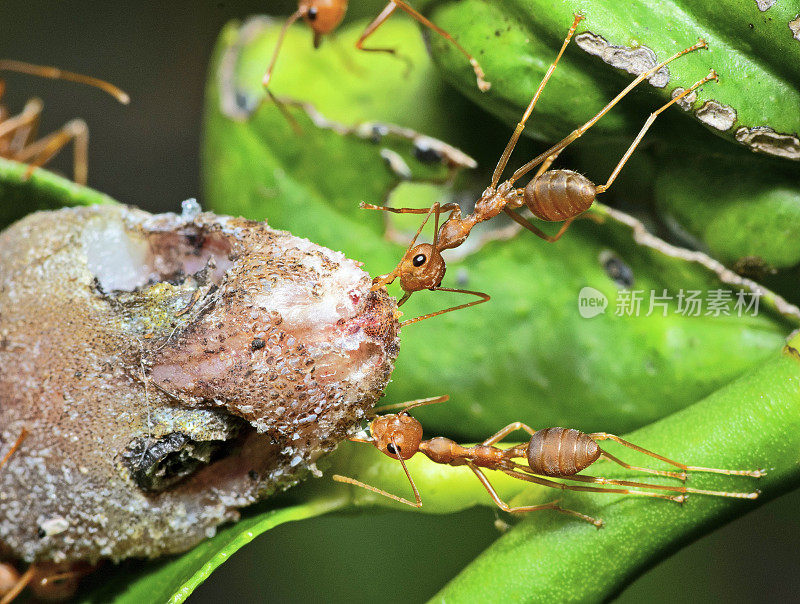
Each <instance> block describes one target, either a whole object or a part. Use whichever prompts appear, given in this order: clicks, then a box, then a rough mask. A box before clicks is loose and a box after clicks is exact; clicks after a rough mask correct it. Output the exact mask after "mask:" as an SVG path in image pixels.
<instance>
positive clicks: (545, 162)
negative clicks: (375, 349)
mask: <svg viewBox="0 0 800 604" xmlns="http://www.w3.org/2000/svg"><path fill="white" fill-rule="evenodd" d="M582 18H583V17H582V16H581V15H575V20H574V22H573V23H572V26H571V27H570V29H569V32H568V33H567V37H566V38H565V40H564V43H563V44H562V45H561V50H559V52H558V55H557V56H556V58H555V60H554V61H553V63H552V64H551V65H550V68H549V69H548V70H547V73H546V74H545V76H544V78H543V79H542V82H541V83H540V84H539V87H538V88H537V90H536V92H535V94H534V95H533V98H532V99H531V102H530V103H529V104H528V107H527V108H526V109H525V112H524V113H523V115H522V118H521V119H520V121H519V123H518V124H517V127H516V129H515V130H514V133H513V134H512V135H511V139H510V140H509V141H508V144H507V145H506V148H505V150H504V151H503V154H502V155H501V156H500V160H499V161H498V163H497V167H496V168H495V170H494V173H493V175H492V181H491V183H490V185H489V186H488V187H487V188H486V190H484V192H483V194H482V195H481V197H480V199H479V200H478V201H477V203H476V204H475V210H474V211H473V213H472V214H468V215H466V216H462V214H461V207H460V206H459V205H458V204H457V203H447V204H444V205H440V204H438V203H436V204H434V205H433V206H432V207H431V208H390V207H384V206H376V205H372V204H365V203H362V204H361V207H362V208H364V209H368V210H384V211H386V212H394V213H397V214H425V215H426V216H425V219H424V220H423V222H422V225H420V227H419V229H418V230H417V233H416V234H415V235H414V238H413V239H412V240H411V244H410V245H409V246H408V249H407V250H406V252H405V254H404V255H403V257H402V259H401V260H400V262H399V263H398V265H397V266H396V267H395V269H394V270H393V271H392V272H390V273H387V274H385V275H381V276H379V277H376V278H375V280H374V282H373V289H379V288H381V287H383V286H385V285H388V284H390V283H392V282H393V281H394V280H395V279H397V278H399V279H400V286H401V287H402V288H403V292H404V295H403V297H402V299H401V300H400V302H399V303H398V305H401V304H403V303H405V301H406V300H408V298H409V297H410V296H411V294H413V293H414V292H417V291H421V290H423V289H428V290H432V291H437V290H444V291H454V292H458V293H466V294H472V295H476V296H480V297H481V298H482V299H481V300H475V301H473V302H470V303H468V304H461V305H459V306H453V307H451V308H447V309H444V310H440V311H438V312H435V313H430V314H427V315H423V316H421V317H417V318H416V319H412V320H409V321H405V322H404V324H407V323H413V322H415V321H422V320H423V319H428V318H431V317H435V316H436V315H440V314H442V313H445V312H451V311H454V310H459V309H461V308H466V307H469V306H474V305H475V304H480V303H482V302H486V301H487V300H489V296H488V295H487V294H484V293H480V292H473V291H467V290H458V289H448V288H443V287H440V284H441V282H442V278H443V277H444V274H445V271H446V265H445V261H444V258H442V252H443V251H444V250H449V249H452V248H456V247H458V246H460V245H461V244H462V243H464V241H466V239H467V237H468V236H469V234H470V231H471V230H472V228H473V227H474V226H475V225H476V224H478V223H481V222H484V221H486V220H490V219H491V218H494V217H495V216H497V215H498V214H500V213H501V212H504V213H506V214H507V215H508V216H510V217H511V218H512V219H513V220H514V221H515V222H517V223H518V224H520V225H521V226H523V227H525V228H526V229H528V230H529V231H531V232H532V233H534V234H535V235H537V236H538V237H541V238H542V239H544V240H545V241H548V242H554V241H557V240H558V239H559V238H560V237H561V236H562V235H563V234H564V232H565V231H566V230H567V228H568V227H569V225H570V224H572V221H573V220H575V218H576V217H577V216H578V215H580V214H582V213H583V212H585V211H586V210H588V209H589V207H590V206H591V205H592V203H594V200H595V197H596V196H597V194H598V193H603V192H604V191H607V190H608V189H609V187H611V184H612V183H613V182H614V180H615V179H616V177H617V175H618V174H619V172H620V170H621V169H622V167H623V166H624V165H625V163H626V162H627V161H628V159H629V158H630V156H631V154H632V153H633V152H634V150H635V149H636V147H637V146H638V145H639V143H640V142H641V141H642V138H643V137H644V135H645V133H646V132H647V131H648V129H649V128H650V126H652V125H653V122H654V121H655V119H656V117H658V116H659V115H660V114H661V113H662V112H663V111H664V110H666V109H667V108H668V107H669V106H670V105H672V104H673V103H676V102H678V101H679V100H681V99H683V98H684V97H686V96H687V95H688V94H691V93H692V92H693V91H694V90H696V89H697V88H699V87H700V86H702V85H703V84H705V83H706V82H709V81H711V80H718V79H719V78H718V76H717V74H716V72H714V71H713V70H712V71H711V72H710V73H709V75H707V76H706V77H705V78H703V79H702V80H700V81H698V82H696V83H695V84H693V85H692V86H690V87H689V88H687V89H686V90H683V91H682V92H681V93H680V94H677V95H675V96H674V97H673V98H672V99H671V100H670V101H669V102H668V103H665V104H664V105H662V106H661V107H659V108H658V109H656V110H655V111H654V112H653V113H651V114H650V117H649V118H648V119H647V121H646V122H645V124H644V126H643V127H642V129H641V130H640V131H639V134H638V135H637V136H636V138H635V139H634V141H633V142H632V143H631V145H630V146H629V147H628V150H627V151H626V152H625V154H624V155H623V156H622V159H620V161H619V163H618V164H617V166H616V168H614V171H613V172H612V173H611V176H609V178H608V180H607V181H606V183H605V184H602V185H595V184H594V183H592V182H591V181H590V180H589V179H588V178H586V177H585V176H583V175H581V174H578V173H577V172H573V171H572V170H565V169H555V170H551V169H550V166H551V165H552V164H553V162H554V161H555V160H556V158H557V157H558V155H559V154H560V153H561V152H562V151H563V150H564V149H565V148H566V147H567V146H568V145H569V144H570V143H572V142H573V141H575V140H576V139H578V138H579V137H581V136H582V135H583V134H584V133H585V132H586V131H587V130H588V129H589V128H591V127H592V126H593V125H594V124H595V123H596V122H597V121H598V120H599V119H600V118H601V117H603V116H604V115H605V114H606V113H608V111H609V110H610V109H611V108H612V107H614V106H615V105H616V104H617V103H618V102H619V101H620V100H621V99H622V98H623V97H624V96H625V95H627V94H628V93H629V92H630V91H631V90H633V89H634V88H635V87H636V86H637V85H638V84H640V83H641V82H643V81H644V80H645V79H647V78H649V77H650V76H652V75H653V74H654V73H656V72H658V71H659V70H660V69H662V68H663V67H664V66H665V65H667V64H668V63H670V62H671V61H674V60H675V59H677V58H678V57H681V56H683V55H685V54H687V53H690V52H694V51H696V50H699V49H701V48H707V47H708V46H707V44H706V43H705V41H704V40H700V41H698V42H697V44H694V45H693V46H690V47H688V48H686V49H684V50H681V51H680V52H677V53H675V54H674V55H672V56H671V57H669V58H668V59H666V60H665V61H662V62H661V63H659V64H658V65H655V66H653V67H652V68H650V69H648V70H647V71H645V72H643V73H641V74H640V75H639V76H637V77H636V79H634V80H633V81H632V82H631V83H630V84H628V86H626V87H625V88H624V89H623V90H622V92H620V93H619V94H618V95H617V96H616V97H614V98H613V99H612V100H611V101H610V102H609V103H608V104H607V105H606V106H605V107H603V109H602V110H601V111H600V112H599V113H598V114H597V115H595V116H594V117H593V118H592V119H590V120H589V121H588V122H586V123H585V124H583V125H582V126H580V127H579V128H577V129H576V130H573V131H572V132H571V133H570V134H569V135H568V136H566V137H565V138H564V139H562V140H561V141H560V142H558V143H556V144H555V145H553V146H552V147H550V148H549V149H548V150H547V151H545V152H544V153H541V154H540V155H538V156H537V157H535V158H534V159H532V160H531V161H529V162H528V163H526V164H525V165H523V166H522V167H521V168H519V169H518V170H517V171H516V172H514V173H513V174H512V175H511V178H509V179H508V180H506V181H505V182H503V183H500V177H501V176H502V174H503V171H504V170H505V168H506V164H507V163H508V160H509V158H510V156H511V153H512V151H513V150H514V147H515V146H516V144H517V142H518V141H519V138H520V136H521V135H522V131H523V130H524V129H525V124H526V122H527V121H528V118H529V117H530V115H531V113H532V112H533V108H534V107H535V106H536V102H537V101H538V100H539V96H540V95H541V93H542V90H543V89H544V86H545V84H547V81H548V80H549V79H550V76H551V75H552V73H553V71H554V70H555V68H556V65H557V64H558V61H559V59H560V58H561V55H562V54H564V51H565V50H566V48H567V45H568V44H569V41H570V39H571V38H572V36H573V34H574V33H575V29H576V28H577V26H578V23H579V22H580V21H581V19H582ZM537 166H539V169H538V170H537V171H536V173H535V174H534V176H533V178H532V179H531V181H530V182H529V183H528V184H527V185H526V186H525V187H524V188H522V189H519V188H516V187H515V186H514V185H515V183H516V182H517V181H518V180H519V179H520V178H522V177H523V176H525V175H526V174H527V173H528V172H530V171H531V170H533V169H534V168H536V167H537ZM498 183H500V184H498ZM523 206H526V207H527V208H528V209H529V210H530V211H531V212H532V213H533V214H534V215H535V216H536V217H538V218H541V219H542V220H546V221H562V220H563V221H565V222H564V224H563V225H562V227H561V229H560V230H559V231H558V232H557V233H556V234H555V235H553V236H550V235H547V234H545V233H544V232H542V231H541V230H540V229H539V228H537V227H536V226H535V225H533V224H532V223H531V222H530V221H528V220H527V219H526V218H524V217H522V216H521V215H519V214H518V213H517V212H515V211H514V210H516V209H519V208H522V207H523ZM442 213H445V214H446V213H449V214H450V215H449V217H448V218H447V220H445V221H444V223H442V226H441V228H439V215H440V214H442ZM431 215H433V216H434V239H433V243H432V244H429V243H421V244H419V245H415V244H416V241H417V238H418V237H419V235H420V233H421V232H422V229H423V227H424V226H425V224H426V223H427V221H428V219H429V218H430V217H431Z"/></svg>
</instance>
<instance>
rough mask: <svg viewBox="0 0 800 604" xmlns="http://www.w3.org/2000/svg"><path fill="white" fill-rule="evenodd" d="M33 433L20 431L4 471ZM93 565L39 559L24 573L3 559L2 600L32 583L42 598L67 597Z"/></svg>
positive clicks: (5, 603) (7, 601)
mask: <svg viewBox="0 0 800 604" xmlns="http://www.w3.org/2000/svg"><path fill="white" fill-rule="evenodd" d="M29 435H30V433H29V432H28V430H27V429H25V428H23V429H22V430H21V431H20V434H19V436H18V437H17V440H16V441H15V442H14V444H13V445H11V448H10V449H9V450H8V451H7V452H6V454H5V455H4V456H3V458H2V459H0V471H2V470H3V467H4V466H5V465H6V464H7V463H8V460H9V459H11V456H12V455H14V453H15V452H16V451H18V450H19V448H20V447H21V446H22V443H23V441H24V440H25V439H26V438H27V437H28V436H29ZM93 568H94V567H92V566H90V565H89V564H86V563H84V562H78V563H71V562H62V563H56V562H36V563H34V564H31V565H30V566H28V569H27V570H26V571H25V572H24V573H22V574H21V575H20V574H19V573H18V572H17V569H16V568H14V566H13V565H11V564H9V563H6V562H0V604H10V602H12V601H13V600H14V599H15V598H16V597H17V596H18V595H19V594H20V593H21V592H22V590H23V589H25V587H27V586H30V588H31V590H32V591H33V593H34V595H35V596H36V597H37V598H38V599H40V600H43V601H46V602H56V601H61V600H66V599H68V598H70V597H72V595H73V594H74V593H75V591H76V590H77V588H78V581H79V580H80V578H81V577H83V576H84V575H86V574H88V573H89V572H91V571H92V570H93Z"/></svg>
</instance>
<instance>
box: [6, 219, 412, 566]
mask: <svg viewBox="0 0 800 604" xmlns="http://www.w3.org/2000/svg"><path fill="white" fill-rule="evenodd" d="M186 207H187V209H188V210H192V206H191V205H188V206H186ZM0 288H1V289H0V367H1V368H2V370H0V401H2V404H1V405H0V437H1V438H2V444H1V445H0V446H2V448H3V449H5V448H7V447H8V446H9V445H10V444H11V443H13V442H14V440H15V439H16V438H17V436H18V435H19V433H20V431H21V430H22V429H23V428H25V429H27V430H29V431H30V436H29V437H28V438H27V439H26V441H25V442H24V444H23V446H22V447H21V448H20V450H19V451H17V453H16V454H15V455H14V458H13V459H12V460H11V461H10V462H9V464H8V465H7V466H6V467H5V468H4V471H3V472H2V473H0V540H1V542H0V546H5V547H6V548H8V549H9V550H10V551H11V552H12V553H13V554H14V555H15V556H16V557H19V558H23V559H25V560H27V561H34V560H37V561H38V560H54V561H56V562H59V561H64V560H66V561H75V560H88V561H92V562H93V561H96V560H97V559H99V558H112V559H121V558H125V557H128V556H157V555H161V554H165V553H171V552H178V551H181V550H184V549H187V548H189V547H191V546H192V545H194V544H195V543H197V542H198V541H200V540H201V539H203V538H204V537H206V536H208V535H209V534H212V533H213V532H214V527H216V526H217V525H218V524H220V523H221V522H224V521H226V520H232V519H235V518H236V517H237V514H238V512H237V508H239V507H241V506H244V505H247V504H249V503H252V502H254V501H256V500H257V499H259V498H261V497H263V496H265V495H267V494H269V493H271V492H273V491H275V490H276V489H281V488H285V487H286V486H289V485H291V484H293V483H294V482H296V481H297V480H298V479H299V477H300V473H301V471H302V470H305V469H307V468H309V467H312V468H313V465H312V464H313V463H314V461H315V460H316V459H317V458H318V457H319V456H320V455H322V454H323V453H325V452H327V451H329V450H331V449H332V448H333V447H335V445H336V444H337V443H338V442H339V441H341V440H342V439H344V438H345V437H346V436H347V435H348V434H349V433H350V432H351V431H352V429H353V427H354V424H356V423H357V422H358V420H359V419H360V418H361V417H363V415H364V413H365V411H366V410H367V409H369V408H370V407H371V406H372V405H373V403H374V402H375V400H376V399H377V398H378V397H379V396H380V395H381V393H382V391H383V388H384V386H385V385H386V383H387V381H388V379H389V375H390V373H391V370H392V367H393V361H394V358H395V356H396V353H397V347H398V340H397V330H398V322H397V318H396V315H397V313H396V307H395V302H394V300H393V299H391V298H389V297H388V296H387V295H386V294H385V293H382V292H370V278H369V275H368V274H367V273H365V272H364V271H363V270H361V269H360V268H359V265H358V263H356V262H354V261H351V260H348V259H347V258H345V257H344V256H343V255H342V254H340V253H338V252H333V251H331V250H328V249H326V248H323V247H320V246H317V245H315V244H313V243H311V242H309V241H307V240H305V239H300V238H298V237H294V236H292V235H290V234H289V233H287V232H284V231H276V230H273V229H271V228H269V227H268V226H267V225H266V224H264V223H257V222H250V221H246V220H244V219H235V218H230V217H224V216H215V215H212V214H197V213H196V212H193V211H185V212H184V214H183V215H181V216H178V215H175V214H164V215H158V216H153V215H150V214H147V213H145V212H142V211H139V210H135V209H130V208H124V207H121V206H99V207H92V208H75V209H65V210H60V211H57V212H40V213H37V214H32V215H30V216H28V217H27V218H25V219H24V220H22V221H20V222H18V223H17V224H15V225H13V226H12V227H10V228H9V229H8V230H6V231H5V232H4V233H2V234H0Z"/></svg>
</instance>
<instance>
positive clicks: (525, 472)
mask: <svg viewBox="0 0 800 604" xmlns="http://www.w3.org/2000/svg"><path fill="white" fill-rule="evenodd" d="M449 398H450V397H449V396H447V395H445V396H438V397H433V398H426V399H419V400H415V401H410V402H409V403H405V404H404V405H405V407H404V409H403V410H402V411H400V413H396V414H395V413H392V414H387V415H382V416H379V417H377V418H376V419H375V420H373V421H372V423H371V424H370V428H369V429H370V434H371V437H370V438H368V439H363V438H351V439H350V440H352V441H354V442H364V443H369V444H371V445H373V446H374V447H375V448H377V449H378V450H379V451H380V452H381V453H383V454H385V455H387V456H389V457H391V458H392V459H397V460H398V461H399V462H400V464H401V465H402V466H403V471H404V472H405V474H406V477H407V478H408V481H409V483H410V484H411V489H412V491H413V492H414V501H410V500H408V499H405V498H403V497H399V496H397V495H393V494H392V493H388V492H386V491H384V490H382V489H378V488H377V487H373V486H370V485H368V484H365V483H363V482H360V481H358V480H355V479H354V478H348V477H345V476H339V475H338V474H337V475H334V476H333V479H334V480H336V481H337V482H344V483H347V484H352V485H355V486H358V487H361V488H364V489H367V490H369V491H372V492H373V493H377V494H379V495H383V496H385V497H388V498H389V499H393V500H394V501H398V502H400V503H404V504H406V505H409V506H412V507H416V508H419V507H422V499H421V497H420V495H419V491H418V490H417V486H416V485H415V484H414V480H413V479H412V478H411V474H410V472H409V471H408V467H407V466H406V460H407V459H410V458H412V457H413V456H414V455H416V454H417V453H418V452H421V453H423V454H424V455H426V456H427V457H428V459H430V460H431V461H433V462H434V463H439V464H445V465H450V466H467V467H468V468H469V469H470V470H472V472H473V473H474V474H475V476H476V477H477V478H478V480H479V481H480V483H481V484H482V485H483V486H484V488H485V489H486V490H487V491H488V492H489V495H490V496H491V498H492V500H493V501H494V502H495V503H496V504H497V506H498V507H500V509H502V510H503V511H506V512H533V511H536V510H557V511H559V512H562V513H564V514H569V515H571V516H576V517H577V518H580V519H581V520H584V521H586V522H589V523H591V524H593V525H595V526H596V527H598V528H600V527H601V526H602V525H603V521H602V520H599V519H595V518H592V517H591V516H587V515H585V514H581V513H580V512H576V511H574V510H568V509H566V508H562V507H561V506H560V505H558V501H553V502H550V503H545V504H541V505H531V506H517V507H511V506H509V505H508V504H507V503H506V502H505V501H503V500H502V499H501V498H500V495H498V494H497V491H495V489H494V487H493V486H492V484H491V482H489V478H488V477H487V476H486V474H485V473H484V470H496V471H499V472H503V473H505V474H507V475H509V476H511V477H513V478H517V479H519V480H525V481H527V482H532V483H535V484H539V485H543V486H546V487H552V488H555V489H561V490H571V491H590V492H593V493H619V494H623V495H638V496H641V497H656V498H659V499H668V500H670V501H677V502H679V503H682V502H683V501H685V499H686V495H687V494H688V493H696V494H700V495H712V496H715V497H732V498H737V499H755V498H756V497H758V492H757V491H756V492H750V493H739V492H728V491H709V490H705V489H695V488H692V487H687V486H685V485H680V486H674V485H663V484H650V483H645V482H637V481H630V480H616V479H611V478H601V477H598V476H586V475H584V474H579V472H581V471H582V470H584V469H586V468H588V467H589V466H590V465H592V464H593V463H594V462H595V461H597V460H598V459H600V458H601V457H604V458H606V459H608V460H610V461H612V462H614V463H616V464H619V465H620V466H622V467H623V468H627V469H629V470H635V471H638V472H644V473H647V474H655V475H657V476H666V477H669V478H677V479H679V480H682V481H685V480H686V478H687V472H711V473H714V474H725V475H727V476H749V477H752V478H760V477H761V476H764V471H763V470H723V469H719V468H705V467H699V466H688V465H685V464H682V463H680V462H677V461H673V460H671V459H668V458H667V457H664V456H663V455H659V454H658V453H654V452H653V451H649V450H648V449H644V448H642V447H640V446H638V445H635V444H633V443H630V442H628V441H626V440H624V439H622V438H620V437H619V436H615V435H614V434H607V433H606V432H595V433H592V434H586V433H583V432H579V431H578V430H574V429H568V428H547V429H544V430H534V429H533V428H531V427H529V426H527V425H525V424H523V423H522V422H514V423H512V424H509V425H507V426H506V427H505V428H503V429H502V430H500V431H499V432H497V433H496V434H494V435H493V436H491V437H489V438H487V439H486V440H485V441H483V442H482V443H481V444H479V445H475V446H473V447H462V446H461V445H459V444H458V443H456V442H454V441H452V440H450V439H449V438H445V437H442V436H437V437H435V438H431V439H429V440H422V424H420V422H419V421H418V420H417V419H415V418H413V417H411V416H410V415H409V414H408V412H409V411H410V410H411V409H413V408H415V407H420V406H423V405H432V404H435V403H443V402H445V401H447V400H448V399H449ZM385 408H387V407H384V409H385ZM517 430H524V431H525V432H527V433H528V434H529V435H530V440H529V441H528V442H527V443H525V444H521V445H514V446H511V447H507V448H500V447H498V446H496V445H497V443H498V442H500V441H501V440H502V439H503V438H505V437H506V436H508V435H509V434H511V433H512V432H515V431H517ZM603 440H611V441H614V442H616V443H618V444H620V445H622V446H624V447H628V448H629V449H633V450H634V451H638V452H639V453H643V454H645V455H649V456H650V457H654V458H655V459H659V460H661V461H663V462H666V463H668V464H670V465H672V466H674V467H676V468H678V469H679V470H680V471H669V470H654V469H652V468H644V467H640V466H634V465H631V464H628V463H626V462H624V461H622V460H621V459H618V458H617V457H615V456H614V455H612V454H611V453H608V452H606V451H604V450H603V449H601V448H600V446H599V445H598V444H597V443H598V442H599V441H603ZM518 459H524V460H526V461H525V462H523V463H520V462H518V461H515V460H518ZM544 477H548V478H544ZM550 478H561V479H563V480H567V481H575V482H583V483H589V484H591V485H612V487H607V486H586V485H573V484H567V483H564V482H557V481H554V480H550ZM616 487H626V488H616ZM627 487H630V488H627ZM631 488H634V489H648V490H644V491H639V490H631ZM665 491H666V492H665ZM673 493H678V494H677V495H675V494H673Z"/></svg>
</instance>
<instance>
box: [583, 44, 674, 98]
mask: <svg viewBox="0 0 800 604" xmlns="http://www.w3.org/2000/svg"><path fill="white" fill-rule="evenodd" d="M575 43H576V44H577V45H578V46H579V47H580V48H582V49H583V50H584V51H585V52H588V53H589V54H590V55H595V56H597V57H600V58H601V59H602V60H603V61H605V62H606V63H608V64H609V65H611V66H612V67H616V68H617V69H624V70H625V71H627V72H628V73H630V74H632V75H636V76H638V75H641V74H643V73H644V72H646V71H648V70H650V69H652V68H653V67H655V66H656V65H658V63H659V61H658V59H657V58H656V53H655V52H654V51H653V49H652V48H649V47H647V46H644V45H643V44H642V45H639V46H615V45H614V44H611V43H609V42H608V41H607V40H606V39H605V38H604V37H603V36H599V35H597V34H594V33H592V32H590V31H587V32H583V33H581V34H578V35H577V36H575ZM648 81H649V82H650V84H652V85H653V86H655V87H656V88H664V86H666V85H667V84H668V83H669V69H668V68H667V66H666V65H665V66H663V67H662V68H661V69H659V70H658V71H656V72H655V73H654V74H653V75H651V76H650V77H649V78H648Z"/></svg>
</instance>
